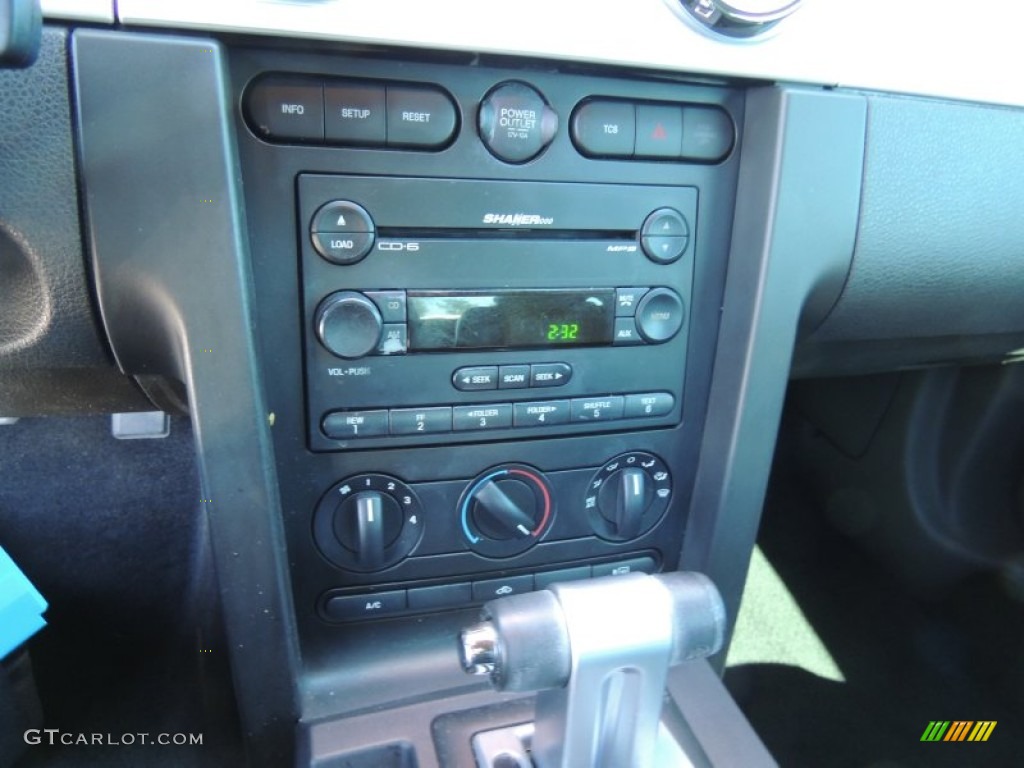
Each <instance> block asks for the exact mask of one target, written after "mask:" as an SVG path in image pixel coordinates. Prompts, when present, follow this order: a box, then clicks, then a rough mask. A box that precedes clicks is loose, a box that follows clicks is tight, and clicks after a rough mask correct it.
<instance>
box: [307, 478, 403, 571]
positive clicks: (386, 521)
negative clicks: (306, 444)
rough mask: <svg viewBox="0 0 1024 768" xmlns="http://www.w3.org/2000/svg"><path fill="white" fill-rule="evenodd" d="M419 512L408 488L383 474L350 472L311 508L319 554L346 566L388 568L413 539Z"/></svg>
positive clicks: (369, 568) (348, 567)
mask: <svg viewBox="0 0 1024 768" xmlns="http://www.w3.org/2000/svg"><path fill="white" fill-rule="evenodd" d="M422 519H423V515H422V512H421V510H420V505H419V501H418V500H417V498H416V494H415V493H414V492H413V490H412V488H410V487H409V486H408V485H406V484H405V483H403V482H402V481H401V480H398V479H397V478H394V477H389V476H388V475H372V474H367V475H356V476H355V477H350V478H348V479H346V480H342V481H341V482H340V483H337V484H335V485H334V486H333V487H332V488H331V489H330V490H329V491H328V492H327V493H326V494H324V497H323V498H322V499H321V500H320V503H319V504H318V505H317V508H316V512H314V514H313V538H314V539H315V540H316V544H317V547H319V549H320V552H321V553H323V555H324V557H326V558H327V559H328V560H330V561H331V562H332V563H334V564H335V565H337V566H339V567H341V568H345V569H346V570H350V571H359V572H362V573H368V572H371V571H381V570H384V569H385V568H389V567H391V566H392V565H394V564H395V563H397V562H399V561H400V560H402V559H404V558H405V557H407V556H408V555H409V553H410V552H412V550H413V549H414V548H415V547H416V545H417V544H418V543H419V540H420V535H421V534H422V531H423V524H422Z"/></svg>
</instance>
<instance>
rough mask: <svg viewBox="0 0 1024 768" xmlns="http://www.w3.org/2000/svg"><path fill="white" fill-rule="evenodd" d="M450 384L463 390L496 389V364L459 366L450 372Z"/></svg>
mask: <svg viewBox="0 0 1024 768" xmlns="http://www.w3.org/2000/svg"><path fill="white" fill-rule="evenodd" d="M452 384H453V385H454V386H455V388H456V389H459V390H462V391H463V392H476V391H477V390H481V389H497V388H498V366H496V365H478V366H475V367H472V368H459V369H458V370H457V371H455V373H453V374H452Z"/></svg>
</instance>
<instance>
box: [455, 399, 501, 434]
mask: <svg viewBox="0 0 1024 768" xmlns="http://www.w3.org/2000/svg"><path fill="white" fill-rule="evenodd" d="M452 426H454V427H455V431H456V432H467V431H469V432H471V431H476V430H481V429H501V428H503V427H511V426H512V404H511V403H491V404H488V405H459V406H456V407H455V408H454V409H453V412H452Z"/></svg>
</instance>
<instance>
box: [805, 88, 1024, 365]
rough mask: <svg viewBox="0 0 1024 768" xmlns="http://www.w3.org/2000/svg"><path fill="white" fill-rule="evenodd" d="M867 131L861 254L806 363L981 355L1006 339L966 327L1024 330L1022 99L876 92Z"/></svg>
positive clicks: (810, 344) (993, 331) (916, 360)
mask: <svg viewBox="0 0 1024 768" xmlns="http://www.w3.org/2000/svg"><path fill="white" fill-rule="evenodd" d="M867 135H868V141H867V150H866V155H865V164H864V190H863V198H862V207H861V214H860V220H859V223H858V227H857V247H856V251H855V252H854V259H853V266H852V268H851V271H850V276H849V279H848V280H847V283H846V286H845V287H844V289H843V293H842V296H841V297H840V299H839V301H838V303H837V304H836V306H835V308H834V309H833V310H832V312H831V314H830V315H829V317H828V319H827V320H826V321H825V322H824V323H823V324H822V325H821V326H820V327H819V328H818V329H817V330H816V331H815V332H814V334H813V335H812V336H810V338H809V339H808V340H807V342H808V343H807V344H806V345H805V346H806V349H804V350H801V357H802V358H803V361H800V360H798V363H799V364H800V368H801V369H805V370H806V371H808V372H813V371H814V370H824V371H827V370H834V365H835V364H836V363H837V362H838V361H837V360H835V358H841V356H842V355H843V351H844V349H854V350H856V353H857V361H858V367H859V368H860V370H862V371H863V370H865V369H867V368H875V369H881V368H884V367H886V366H890V367H891V366H895V365H911V364H920V363H928V362H939V361H946V360H953V359H958V358H959V359H965V358H972V357H976V356H978V355H979V353H982V354H984V353H987V354H992V353H994V352H997V351H998V346H997V349H996V350H993V349H987V348H986V347H981V348H980V349H974V348H972V346H971V344H970V343H968V342H965V340H964V337H965V336H975V337H986V336H988V337H998V336H1000V335H1010V334H1015V335H1017V336H1018V337H1019V336H1020V335H1024V301H1021V296H1022V295H1024V217H1022V216H1021V206H1020V201H1021V198H1022V196H1024V153H1021V152H1019V151H1017V148H1018V147H1019V146H1020V145H1021V141H1022V140H1024V110H1020V109H1009V108H996V107H985V106H979V105H972V104H955V103H948V102H938V101H926V100H922V99H909V98H898V97H891V96H869V97H868V134H867ZM917 339H920V340H921V342H920V343H918V342H917V341H916V340H917ZM898 340H902V342H903V343H902V344H901V345H900V346H899V348H898V349H895V350H893V349H890V347H889V346H887V344H886V343H887V342H890V343H891V342H893V341H898ZM866 341H867V342H875V343H874V344H872V345H864V344H861V345H860V346H859V347H856V346H847V347H844V346H842V345H844V344H847V345H849V344H850V343H851V342H866ZM981 341H982V342H984V341H985V340H984V339H982V340H981ZM1012 343H1014V341H1013V340H1011V339H1007V340H1006V341H1005V342H1004V348H1003V349H1002V350H1001V351H1002V352H1003V353H1005V352H1007V351H1009V350H1010V349H1012V347H1010V346H1005V345H1006V344H1012Z"/></svg>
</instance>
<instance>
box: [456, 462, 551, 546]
mask: <svg viewBox="0 0 1024 768" xmlns="http://www.w3.org/2000/svg"><path fill="white" fill-rule="evenodd" d="M459 515H460V517H461V521H462V532H463V533H464V534H465V536H466V541H467V542H468V543H469V546H470V548H472V549H473V550H474V551H475V552H479V553H480V554H481V555H486V556H488V557H512V556H513V555H518V554H520V553H522V552H525V551H526V550H528V549H529V548H530V547H532V546H533V545H534V544H536V543H537V542H538V541H540V539H541V538H542V537H543V535H544V533H545V532H546V531H547V530H548V529H549V528H550V527H551V522H552V520H553V510H552V504H551V489H550V487H549V486H548V484H547V481H546V480H545V479H544V476H543V475H542V474H541V473H540V472H538V471H537V470H536V469H534V468H533V467H529V466H526V465H525V464H503V465H502V466H499V467H494V468H492V469H489V470H487V471H486V472H484V473H483V474H482V475H480V476H478V477H477V478H476V479H475V480H473V482H471V483H470V484H469V486H467V488H466V490H465V492H464V493H463V494H462V498H461V499H460V500H459Z"/></svg>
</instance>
